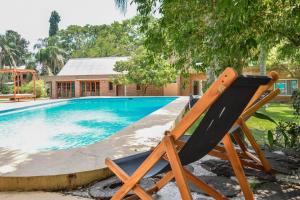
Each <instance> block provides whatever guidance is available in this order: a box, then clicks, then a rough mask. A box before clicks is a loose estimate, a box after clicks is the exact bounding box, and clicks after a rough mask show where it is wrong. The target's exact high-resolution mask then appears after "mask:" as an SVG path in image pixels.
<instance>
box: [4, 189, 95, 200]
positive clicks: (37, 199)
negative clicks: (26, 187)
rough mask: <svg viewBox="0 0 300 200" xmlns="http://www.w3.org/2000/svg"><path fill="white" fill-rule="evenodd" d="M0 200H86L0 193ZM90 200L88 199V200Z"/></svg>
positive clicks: (35, 193) (34, 194)
mask: <svg viewBox="0 0 300 200" xmlns="http://www.w3.org/2000/svg"><path fill="white" fill-rule="evenodd" d="M0 199H1V200H87V199H86V198H82V197H76V196H70V195H63V194H61V193H53V192H39V191H38V192H0ZM88 200H90V199H88Z"/></svg>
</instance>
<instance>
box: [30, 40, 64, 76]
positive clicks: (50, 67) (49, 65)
mask: <svg viewBox="0 0 300 200" xmlns="http://www.w3.org/2000/svg"><path fill="white" fill-rule="evenodd" d="M51 39H52V38H51ZM51 39H49V40H47V45H45V47H43V48H41V49H39V51H38V52H37V53H36V59H37V60H38V61H39V62H40V63H42V64H43V67H42V74H43V75H52V74H54V75H55V74H57V73H58V72H59V71H60V69H61V68H62V67H63V66H64V62H65V53H64V50H63V49H61V48H59V47H58V46H56V45H55V43H54V44H53V41H52V40H51Z"/></svg>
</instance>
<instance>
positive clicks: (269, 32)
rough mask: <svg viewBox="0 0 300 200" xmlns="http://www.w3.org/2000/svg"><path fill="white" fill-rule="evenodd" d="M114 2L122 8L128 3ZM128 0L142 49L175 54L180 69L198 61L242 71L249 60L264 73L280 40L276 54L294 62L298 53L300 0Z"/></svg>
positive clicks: (207, 66) (206, 64)
mask: <svg viewBox="0 0 300 200" xmlns="http://www.w3.org/2000/svg"><path fill="white" fill-rule="evenodd" d="M115 2H116V4H117V6H118V7H120V8H122V7H123V8H124V6H125V7H126V5H125V4H127V3H128V2H129V1H126V0H120V1H117V0H116V1H115ZM130 2H134V3H136V4H137V9H138V12H139V14H140V15H141V16H142V18H143V20H142V22H143V24H144V30H146V32H148V33H147V34H146V35H147V38H146V41H148V43H146V44H148V45H146V47H147V48H150V49H151V50H153V51H156V52H157V53H158V54H163V55H164V57H174V58H175V61H176V62H175V66H177V68H178V69H181V70H185V69H186V66H194V65H192V64H193V63H192V62H193V61H196V62H199V61H200V62H201V63H203V65H204V66H206V68H209V69H213V71H216V72H217V73H218V72H219V71H221V70H222V69H223V68H224V67H227V66H232V67H234V68H235V69H236V70H237V71H238V72H241V71H242V68H243V67H245V66H248V65H251V64H254V65H257V64H259V65H260V66H261V71H262V72H264V71H265V63H266V60H267V58H268V56H269V52H270V49H272V48H273V47H275V46H277V45H278V44H280V43H284V45H283V46H282V47H283V48H281V50H284V51H281V52H284V53H283V54H281V55H280V54H278V56H283V57H285V59H291V58H292V59H291V60H292V61H296V60H297V59H298V58H299V57H298V56H297V55H300V54H299V53H297V52H298V51H299V48H298V47H299V44H300V37H299V30H300V27H299V26H300V23H299V21H300V20H299V18H300V12H299V10H300V2H299V0H285V1H269V0H263V1H258V0H254V1H248V0H237V1H207V0H198V1H193V0H185V1H183V0H178V1H167V0H151V1H140V0H132V1H130ZM153 12H159V13H160V15H161V17H160V18H159V19H158V20H157V22H158V23H157V25H156V28H153V27H151V23H150V29H149V23H148V22H149V20H148V18H149V16H151V15H152V13H153ZM149 44H150V45H149ZM299 61H300V60H299ZM298 64H300V62H298Z"/></svg>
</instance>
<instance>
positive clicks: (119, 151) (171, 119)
mask: <svg viewBox="0 0 300 200" xmlns="http://www.w3.org/2000/svg"><path fill="white" fill-rule="evenodd" d="M85 98H90V97H85ZM104 98H108V97H104ZM109 98H111V97H109ZM117 98H119V97H117ZM121 98H134V97H121ZM76 99H83V98H76ZM62 101H64V100H62ZM187 103H188V97H178V98H177V99H175V100H174V101H172V102H171V103H169V104H167V105H166V106H164V107H162V108H160V109H158V110H156V111H154V112H153V113H151V114H149V115H147V116H146V117H144V118H142V119H140V120H138V121H137V122H135V123H133V124H131V125H130V126H128V127H126V128H124V129H122V130H121V131H119V132H117V133H116V134H114V135H112V136H110V137H109V138H107V139H104V140H102V141H100V142H97V143H95V144H91V145H88V146H84V147H78V148H73V149H67V150H58V151H47V152H38V153H34V154H29V153H24V152H18V151H12V150H7V149H3V148H0V191H7V190H58V189H66V188H74V187H78V186H81V185H85V184H88V183H90V182H92V181H95V180H100V179H104V178H106V177H108V176H110V175H111V172H110V171H109V170H108V169H107V168H106V166H105V164H104V159H105V158H106V157H107V156H109V157H110V158H112V159H115V158H120V157H123V156H126V155H132V154H135V153H137V152H141V151H145V150H149V148H150V147H153V146H155V145H156V144H157V143H158V142H159V141H160V139H161V138H162V137H163V133H164V131H166V130H170V129H172V128H173V127H174V125H175V124H176V123H177V122H178V120H180V119H181V117H182V115H183V114H184V111H185V110H186V106H187ZM112 144H113V145H112ZM5 170H6V171H5Z"/></svg>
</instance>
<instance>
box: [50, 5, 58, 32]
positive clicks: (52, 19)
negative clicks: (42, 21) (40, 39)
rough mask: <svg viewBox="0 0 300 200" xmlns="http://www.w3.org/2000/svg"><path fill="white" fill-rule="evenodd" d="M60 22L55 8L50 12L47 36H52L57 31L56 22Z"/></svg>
mask: <svg viewBox="0 0 300 200" xmlns="http://www.w3.org/2000/svg"><path fill="white" fill-rule="evenodd" d="M59 22H60V16H59V14H58V12H56V11H55V10H54V11H52V12H51V16H50V19H49V23H50V27H49V36H50V37H51V36H53V35H55V34H56V33H57V31H58V23H59Z"/></svg>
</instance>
